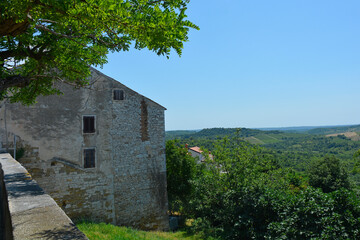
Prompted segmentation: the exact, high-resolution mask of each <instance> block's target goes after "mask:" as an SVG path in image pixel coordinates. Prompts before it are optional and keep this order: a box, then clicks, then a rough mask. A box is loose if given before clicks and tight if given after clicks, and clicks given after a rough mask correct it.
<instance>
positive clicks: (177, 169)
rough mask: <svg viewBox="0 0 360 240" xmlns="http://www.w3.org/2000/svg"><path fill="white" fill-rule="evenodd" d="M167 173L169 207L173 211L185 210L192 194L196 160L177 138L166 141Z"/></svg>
mask: <svg viewBox="0 0 360 240" xmlns="http://www.w3.org/2000/svg"><path fill="white" fill-rule="evenodd" d="M166 174H167V192H168V199H169V209H170V211H171V212H175V211H180V210H183V209H184V207H186V204H187V202H188V200H189V199H188V198H189V197H190V195H191V194H192V189H193V186H192V184H191V181H192V180H193V179H194V177H195V174H196V162H195V159H194V158H193V157H192V156H191V155H190V154H189V153H188V151H187V149H186V148H185V147H179V146H178V144H177V142H176V141H175V140H169V141H167V142H166Z"/></svg>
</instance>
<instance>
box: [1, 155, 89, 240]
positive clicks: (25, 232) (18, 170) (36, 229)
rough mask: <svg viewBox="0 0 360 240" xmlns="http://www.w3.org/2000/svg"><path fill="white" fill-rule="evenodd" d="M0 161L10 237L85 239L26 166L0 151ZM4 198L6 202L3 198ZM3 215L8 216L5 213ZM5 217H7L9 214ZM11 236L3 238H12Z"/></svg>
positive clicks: (16, 238) (25, 239)
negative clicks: (7, 205)
mask: <svg viewBox="0 0 360 240" xmlns="http://www.w3.org/2000/svg"><path fill="white" fill-rule="evenodd" d="M0 164H1V165H2V169H3V172H4V174H3V179H4V181H3V182H4V185H3V187H5V188H6V191H7V195H8V202H9V208H8V210H9V211H8V213H9V215H10V217H11V222H12V229H13V239H15V240H27V239H49V240H50V239H80V240H85V239H87V238H86V236H85V235H84V234H83V233H82V232H81V231H80V230H79V229H78V228H77V227H76V226H75V225H74V223H73V222H72V221H71V220H70V218H69V217H68V216H67V215H66V214H65V213H64V211H63V210H62V209H61V208H60V207H59V206H58V205H57V204H56V202H55V201H54V199H52V198H51V197H50V196H49V195H48V194H46V193H45V192H44V191H43V190H42V189H41V188H40V187H39V185H38V184H37V183H36V181H35V180H33V179H32V177H31V175H30V174H29V173H28V172H27V171H26V169H25V168H24V167H23V166H21V164H20V163H19V162H17V161H16V160H14V159H13V158H12V157H11V156H10V154H0ZM0 177H1V176H0ZM1 190H3V189H1ZM3 192H4V191H2V194H3ZM2 197H3V196H2ZM4 200H5V202H6V203H7V201H6V199H4V198H3V201H4ZM5 215H6V211H5ZM4 219H7V218H6V216H5V217H4ZM7 221H10V218H8V220H7ZM5 224H6V222H5ZM4 229H5V230H8V233H7V234H9V229H11V226H5V227H4ZM5 233H6V231H5ZM10 234H11V230H10ZM11 237H12V236H9V237H8V238H4V239H12V238H11Z"/></svg>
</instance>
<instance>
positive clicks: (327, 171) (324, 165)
mask: <svg viewBox="0 0 360 240" xmlns="http://www.w3.org/2000/svg"><path fill="white" fill-rule="evenodd" d="M308 173H309V184H310V186H313V187H315V188H321V189H322V191H323V192H324V193H328V192H333V191H336V190H339V189H341V188H346V189H350V182H349V178H348V174H347V171H346V170H345V169H344V168H343V167H342V166H341V163H340V161H339V159H337V158H335V157H334V156H331V157H329V156H326V157H325V158H323V159H320V160H317V161H314V162H313V163H312V164H311V166H310V168H309V171H308Z"/></svg>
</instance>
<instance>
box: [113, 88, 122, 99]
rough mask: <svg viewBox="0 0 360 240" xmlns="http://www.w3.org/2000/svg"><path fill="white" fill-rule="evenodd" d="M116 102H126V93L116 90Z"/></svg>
mask: <svg viewBox="0 0 360 240" xmlns="http://www.w3.org/2000/svg"><path fill="white" fill-rule="evenodd" d="M114 100H124V91H123V90H114Z"/></svg>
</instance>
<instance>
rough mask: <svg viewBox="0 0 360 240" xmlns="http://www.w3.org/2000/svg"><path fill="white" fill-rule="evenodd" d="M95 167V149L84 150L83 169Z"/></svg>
mask: <svg viewBox="0 0 360 240" xmlns="http://www.w3.org/2000/svg"><path fill="white" fill-rule="evenodd" d="M94 167H95V149H93V148H92V149H84V168H94Z"/></svg>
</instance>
